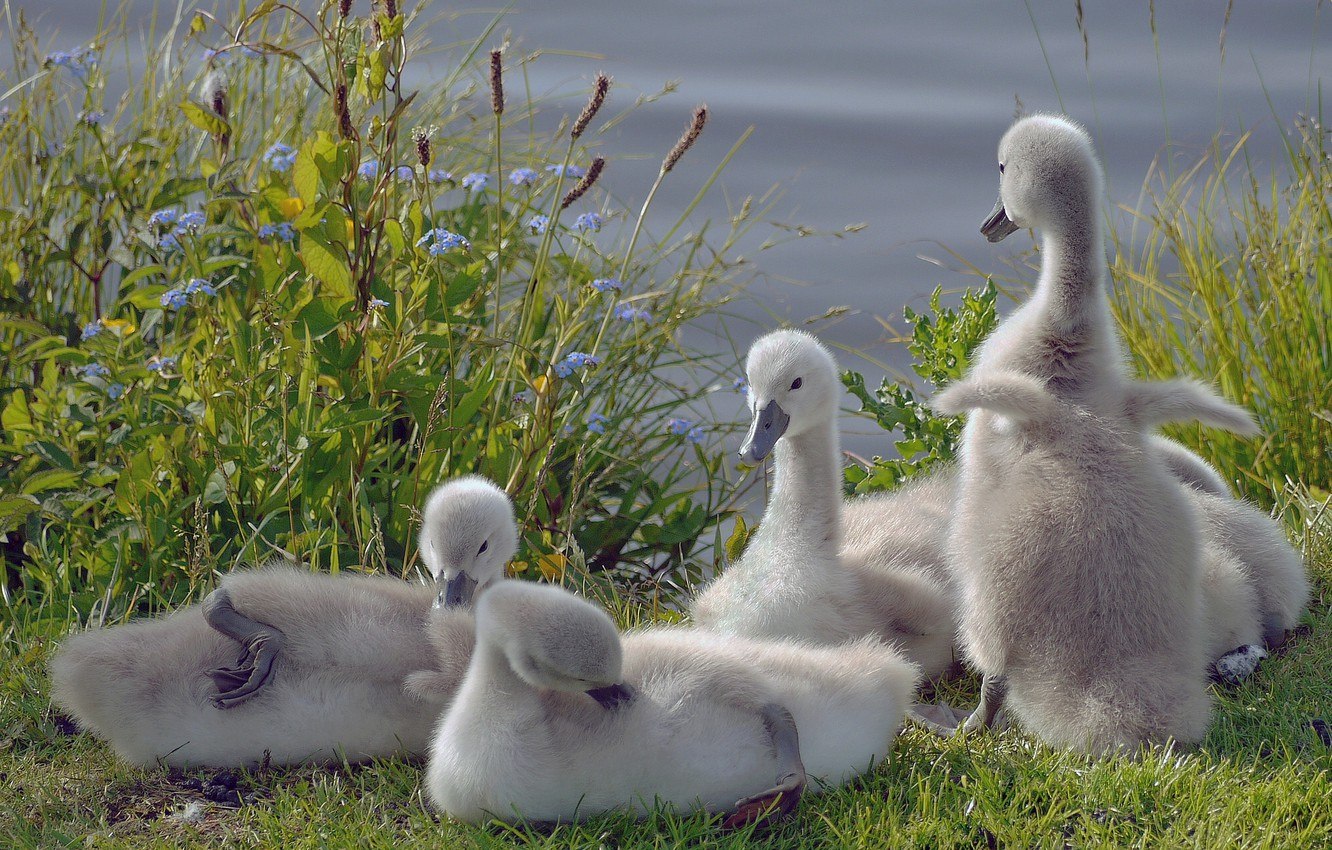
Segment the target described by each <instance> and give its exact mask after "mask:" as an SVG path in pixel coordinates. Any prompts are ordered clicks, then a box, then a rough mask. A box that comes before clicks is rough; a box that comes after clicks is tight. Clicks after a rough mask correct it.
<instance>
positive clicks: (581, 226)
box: [574, 213, 601, 233]
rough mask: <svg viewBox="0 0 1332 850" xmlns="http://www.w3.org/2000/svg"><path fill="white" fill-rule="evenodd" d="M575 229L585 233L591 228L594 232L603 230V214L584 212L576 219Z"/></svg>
mask: <svg viewBox="0 0 1332 850" xmlns="http://www.w3.org/2000/svg"><path fill="white" fill-rule="evenodd" d="M574 230H579V231H582V232H584V233H586V232H587V231H589V230H591V231H592V232H593V233H595V232H597V231H599V230H601V216H599V215H597V214H596V213H583V214H582V215H580V216H579V217H578V218H576V219H574Z"/></svg>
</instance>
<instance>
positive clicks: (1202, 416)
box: [1124, 378, 1258, 435]
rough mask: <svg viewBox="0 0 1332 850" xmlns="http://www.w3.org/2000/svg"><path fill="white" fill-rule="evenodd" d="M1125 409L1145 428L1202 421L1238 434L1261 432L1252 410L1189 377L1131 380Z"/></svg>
mask: <svg viewBox="0 0 1332 850" xmlns="http://www.w3.org/2000/svg"><path fill="white" fill-rule="evenodd" d="M1124 410H1125V413H1126V414H1127V415H1128V417H1129V419H1131V420H1133V422H1135V423H1136V424H1138V425H1140V426H1142V427H1144V428H1151V427H1154V426H1157V425H1164V424H1166V423H1169V422H1201V423H1203V424H1204V425H1211V426H1212V427H1214V428H1222V429H1224V430H1226V431H1231V432H1233V433H1236V434H1243V435H1252V434H1257V433H1258V426H1257V425H1256V424H1254V421H1253V416H1252V415H1251V414H1250V413H1249V411H1247V410H1245V409H1244V408H1242V407H1240V406H1239V405H1237V404H1231V403H1230V402H1228V401H1226V400H1225V399H1223V398H1221V397H1220V396H1219V395H1217V394H1216V393H1215V392H1213V391H1212V390H1211V388H1210V387H1207V386H1206V385H1204V384H1202V383H1200V382H1198V381H1192V380H1189V379H1187V378H1176V379H1174V380H1170V381H1136V382H1134V383H1132V384H1131V385H1129V387H1128V389H1127V391H1126V394H1125V398H1124Z"/></svg>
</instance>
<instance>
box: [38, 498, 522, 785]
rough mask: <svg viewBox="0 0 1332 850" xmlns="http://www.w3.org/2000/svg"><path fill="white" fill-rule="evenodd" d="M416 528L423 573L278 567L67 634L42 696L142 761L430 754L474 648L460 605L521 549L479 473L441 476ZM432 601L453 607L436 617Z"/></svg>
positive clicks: (212, 762)
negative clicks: (175, 607) (435, 730)
mask: <svg viewBox="0 0 1332 850" xmlns="http://www.w3.org/2000/svg"><path fill="white" fill-rule="evenodd" d="M421 537H422V547H421V550H422V555H423V557H424V558H425V560H426V563H427V564H428V565H429V567H430V571H431V573H432V575H433V576H434V577H435V583H434V584H433V585H429V586H427V585H420V584H410V583H408V582H404V581H401V580H399V579H395V578H389V577H384V576H352V575H341V576H329V575H324V574H313V573H310V572H307V571H304V570H300V569H296V568H293V567H277V566H274V567H268V568H264V569H257V570H251V571H246V572H239V573H233V574H231V575H228V576H226V577H224V578H223V579H222V582H221V585H220V586H219V587H218V589H217V590H215V591H213V593H211V594H209V596H208V597H207V598H206V599H205V600H204V602H203V603H201V604H199V605H191V606H189V607H187V608H183V609H181V610H179V611H176V612H175V613H173V614H171V615H169V616H167V617H163V618H159V619H153V620H147V621H140V622H133V623H128V624H125V625H121V626H114V627H111V628H106V629H97V630H93V631H88V632H84V633H82V634H78V635H74V636H72V637H70V638H68V639H66V640H65V641H63V642H62V644H61V646H60V648H59V650H58V651H57V652H56V654H55V656H54V657H53V658H52V659H51V680H52V699H53V700H54V702H55V703H56V704H57V705H58V706H59V707H61V708H62V709H63V710H65V711H67V712H68V713H69V714H70V715H72V716H73V717H74V718H75V720H77V721H78V723H79V725H80V726H81V727H83V728H84V729H87V730H89V731H91V732H93V733H94V734H96V735H97V736H98V737H101V738H104V739H105V740H107V741H108V742H109V743H110V744H111V746H112V748H113V749H114V750H115V751H116V754H117V755H119V756H120V757H121V758H123V759H125V760H126V761H128V762H132V763H135V764H140V765H145V766H147V765H151V764H153V763H155V762H163V763H165V764H168V765H173V766H187V765H207V766H211V767H232V766H246V765H254V764H257V763H259V762H260V761H261V760H263V759H264V757H265V753H267V754H268V755H269V757H270V758H271V761H272V762H273V763H276V764H291V763H297V762H319V761H330V760H336V759H340V758H343V757H345V758H347V759H349V760H352V761H357V760H363V759H367V758H374V757H380V756H388V755H391V754H393V753H421V752H424V750H425V747H426V744H427V743H428V741H429V736H430V731H431V729H432V727H433V725H434V722H435V720H436V719H437V718H438V716H439V712H440V710H441V709H442V707H443V706H444V705H445V704H446V703H447V701H448V699H449V698H450V696H451V695H452V694H453V692H454V691H455V690H456V688H457V686H458V683H459V682H460V681H461V678H462V674H463V672H464V670H465V669H466V666H467V662H468V660H469V658H470V655H471V647H472V641H473V623H472V616H471V613H470V612H469V611H466V610H463V608H461V607H460V606H462V605H465V604H466V603H467V602H468V601H469V600H470V596H471V593H472V590H473V589H474V588H475V587H477V586H478V585H484V584H488V583H491V582H493V581H495V580H497V579H499V578H501V577H502V575H503V570H504V566H505V564H506V563H507V562H508V560H509V559H510V558H511V557H512V556H513V553H514V552H515V551H516V548H517V529H516V526H515V523H514V516H513V507H512V504H511V503H510V502H509V499H508V497H507V496H506V495H505V494H504V493H503V491H501V490H499V489H498V488H497V487H495V485H493V484H491V483H490V482H488V481H485V480H484V479H481V478H473V477H468V478H462V479H458V480H455V481H452V482H449V483H447V484H444V485H443V486H441V487H439V488H438V489H437V490H436V491H435V492H434V493H433V494H432V495H431V496H430V499H429V501H428V502H427V505H426V511H425V518H424V524H423V529H422V535H421ZM436 599H439V600H440V601H441V602H443V603H445V604H447V605H449V606H453V607H448V608H444V609H442V610H440V611H438V612H436V614H435V616H434V617H433V618H431V605H432V602H434V601H436ZM428 618H430V619H431V622H430V624H429V634H427V633H426V631H424V629H425V627H426V625H427V619H428ZM432 644H433V646H432ZM238 656H239V660H238Z"/></svg>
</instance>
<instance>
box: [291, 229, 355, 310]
mask: <svg viewBox="0 0 1332 850" xmlns="http://www.w3.org/2000/svg"><path fill="white" fill-rule="evenodd" d="M301 259H302V260H304V261H305V268H306V270H307V271H308V272H310V274H312V275H314V276H315V277H317V278H319V279H320V280H321V281H323V282H324V286H326V287H327V288H328V290H329V291H330V293H331V294H333V295H335V296H341V297H342V298H344V299H350V298H353V297H354V296H355V293H354V292H353V291H352V276H351V269H350V268H349V267H348V266H347V260H346V257H345V255H343V254H342V251H341V250H338V249H335V248H333V247H332V246H330V245H328V244H327V243H326V242H324V241H323V240H322V239H321V238H320V236H318V235H316V234H315V232H314V231H310V232H308V233H307V234H306V235H305V237H304V238H302V239H301Z"/></svg>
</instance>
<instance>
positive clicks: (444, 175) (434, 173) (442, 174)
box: [426, 168, 453, 183]
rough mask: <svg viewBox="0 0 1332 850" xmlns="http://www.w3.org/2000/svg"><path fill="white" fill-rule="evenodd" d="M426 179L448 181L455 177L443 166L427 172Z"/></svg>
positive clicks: (439, 181) (435, 181) (438, 181)
mask: <svg viewBox="0 0 1332 850" xmlns="http://www.w3.org/2000/svg"><path fill="white" fill-rule="evenodd" d="M426 179H427V180H429V181H430V182H431V183H447V182H449V181H450V180H452V179H453V175H452V174H450V173H449V172H447V171H445V170H444V169H442V168H433V169H431V170H430V172H429V173H428V174H426Z"/></svg>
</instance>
